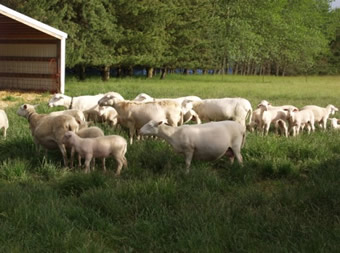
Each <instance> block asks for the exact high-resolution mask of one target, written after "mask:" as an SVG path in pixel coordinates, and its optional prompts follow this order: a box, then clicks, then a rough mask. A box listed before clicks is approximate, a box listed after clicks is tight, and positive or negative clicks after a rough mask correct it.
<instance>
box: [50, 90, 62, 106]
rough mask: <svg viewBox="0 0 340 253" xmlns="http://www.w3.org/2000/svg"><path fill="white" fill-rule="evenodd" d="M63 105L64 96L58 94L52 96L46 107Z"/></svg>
mask: <svg viewBox="0 0 340 253" xmlns="http://www.w3.org/2000/svg"><path fill="white" fill-rule="evenodd" d="M64 104H65V96H64V95H63V94H60V93H57V94H54V95H53V96H52V97H51V98H50V100H49V101H48V107H54V106H59V105H61V106H64Z"/></svg>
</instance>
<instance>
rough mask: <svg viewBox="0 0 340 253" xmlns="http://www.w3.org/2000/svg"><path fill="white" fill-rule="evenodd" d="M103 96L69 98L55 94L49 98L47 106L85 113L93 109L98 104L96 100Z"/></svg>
mask: <svg viewBox="0 0 340 253" xmlns="http://www.w3.org/2000/svg"><path fill="white" fill-rule="evenodd" d="M103 96H104V94H98V95H95V96H79V97H70V96H66V95H64V94H60V93H57V94H54V95H53V96H52V97H51V98H50V100H49V101H48V106H49V107H54V106H64V107H65V108H67V109H77V110H81V111H86V110H88V109H91V108H93V107H95V106H96V105H97V103H98V100H99V99H101V98H102V97H103Z"/></svg>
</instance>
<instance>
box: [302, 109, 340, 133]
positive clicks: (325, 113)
mask: <svg viewBox="0 0 340 253" xmlns="http://www.w3.org/2000/svg"><path fill="white" fill-rule="evenodd" d="M305 109H308V110H311V111H312V112H313V114H314V119H315V122H317V123H319V126H320V127H321V128H322V129H324V130H326V128H327V119H328V118H329V116H330V115H333V114H334V113H335V112H337V111H338V108H336V107H335V106H334V105H327V106H326V108H324V107H320V106H316V105H306V106H304V107H303V108H302V109H301V110H305Z"/></svg>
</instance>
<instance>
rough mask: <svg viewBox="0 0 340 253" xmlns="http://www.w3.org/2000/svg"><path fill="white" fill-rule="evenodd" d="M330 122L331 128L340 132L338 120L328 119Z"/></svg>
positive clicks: (339, 121)
mask: <svg viewBox="0 0 340 253" xmlns="http://www.w3.org/2000/svg"><path fill="white" fill-rule="evenodd" d="M328 119H329V120H330V121H331V127H332V128H333V129H336V130H340V120H339V119H337V118H328Z"/></svg>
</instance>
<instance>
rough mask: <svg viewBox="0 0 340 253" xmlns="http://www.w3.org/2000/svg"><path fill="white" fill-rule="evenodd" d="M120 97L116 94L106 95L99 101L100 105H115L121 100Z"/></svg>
mask: <svg viewBox="0 0 340 253" xmlns="http://www.w3.org/2000/svg"><path fill="white" fill-rule="evenodd" d="M119 101H120V99H117V98H116V97H115V96H114V95H109V94H107V95H105V96H104V97H102V98H101V99H100V100H99V101H98V105H99V106H113V105H114V104H116V103H117V102H119Z"/></svg>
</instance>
